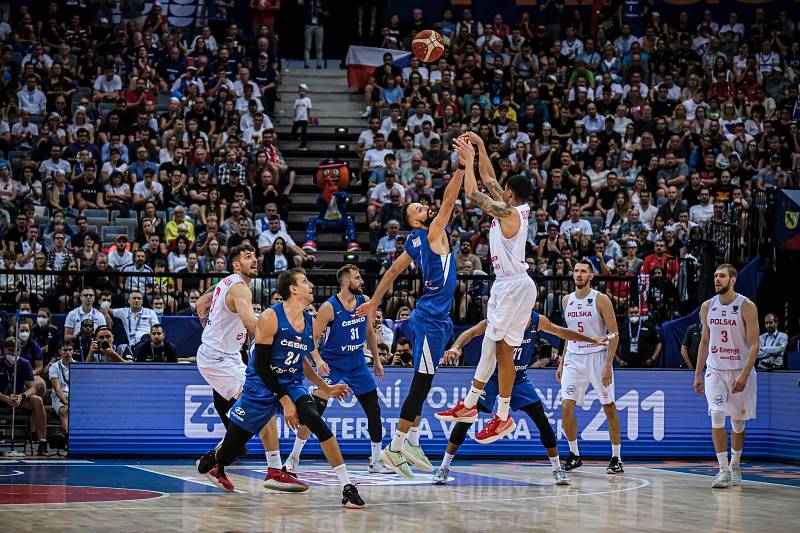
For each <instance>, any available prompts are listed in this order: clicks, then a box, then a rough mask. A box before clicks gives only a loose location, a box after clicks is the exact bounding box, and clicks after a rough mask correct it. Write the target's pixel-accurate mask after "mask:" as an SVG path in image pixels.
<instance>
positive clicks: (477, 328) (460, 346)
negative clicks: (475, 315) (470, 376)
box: [444, 318, 488, 365]
mask: <svg viewBox="0 0 800 533" xmlns="http://www.w3.org/2000/svg"><path fill="white" fill-rule="evenodd" d="M487 323H488V321H487V320H486V319H485V318H484V319H483V320H481V321H480V322H478V323H477V324H475V325H474V326H472V327H471V328H469V329H467V330H465V331H463V332H462V333H461V335H459V336H458V338H457V339H456V340H455V341H454V342H453V345H452V346H450V348H448V349H447V350H446V351H445V352H444V363H445V364H446V365H452V364H453V363H457V362H458V359H459V358H460V357H461V353H462V352H463V350H464V346H466V345H467V344H469V341H471V340H472V339H474V338H475V337H477V336H478V335H482V334H483V332H485V331H486V324H487Z"/></svg>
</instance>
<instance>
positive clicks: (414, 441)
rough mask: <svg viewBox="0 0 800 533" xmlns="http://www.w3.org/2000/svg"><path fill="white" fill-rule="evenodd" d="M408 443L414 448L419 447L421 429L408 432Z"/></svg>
mask: <svg viewBox="0 0 800 533" xmlns="http://www.w3.org/2000/svg"><path fill="white" fill-rule="evenodd" d="M406 438H407V439H408V443H409V444H410V445H412V446H419V428H418V427H416V428H411V429H409V430H408V436H407V437H406Z"/></svg>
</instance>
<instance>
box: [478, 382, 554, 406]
mask: <svg viewBox="0 0 800 533" xmlns="http://www.w3.org/2000/svg"><path fill="white" fill-rule="evenodd" d="M499 392H500V388H499V383H498V381H497V374H496V373H495V374H494V375H493V376H492V377H491V378H490V379H489V381H487V382H486V386H485V387H484V388H483V394H481V397H480V398H478V410H480V411H482V412H484V413H491V412H494V403H495V400H496V399H497V395H498V394H499ZM541 401H542V399H541V398H540V397H539V395H538V394H537V393H536V389H534V388H533V383H531V382H530V380H529V379H528V378H527V377H524V376H523V378H522V379H518V380H516V381H514V388H513V389H511V410H512V411H519V410H520V409H524V408H525V407H527V406H529V405H532V404H534V403H536V402H541Z"/></svg>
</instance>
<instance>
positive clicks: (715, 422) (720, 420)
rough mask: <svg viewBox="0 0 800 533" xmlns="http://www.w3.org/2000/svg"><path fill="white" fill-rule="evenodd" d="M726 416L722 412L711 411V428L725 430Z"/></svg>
mask: <svg viewBox="0 0 800 533" xmlns="http://www.w3.org/2000/svg"><path fill="white" fill-rule="evenodd" d="M726 416H727V415H726V414H725V413H724V412H722V411H711V427H712V428H714V429H720V428H724V427H725V417H726Z"/></svg>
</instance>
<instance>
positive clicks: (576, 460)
mask: <svg viewBox="0 0 800 533" xmlns="http://www.w3.org/2000/svg"><path fill="white" fill-rule="evenodd" d="M563 466H564V470H565V471H566V472H569V471H570V470H575V469H576V468H578V467H579V466H583V459H581V457H580V455H575V454H574V453H572V452H569V455H568V456H567V460H566V462H565V463H564V465H563Z"/></svg>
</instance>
